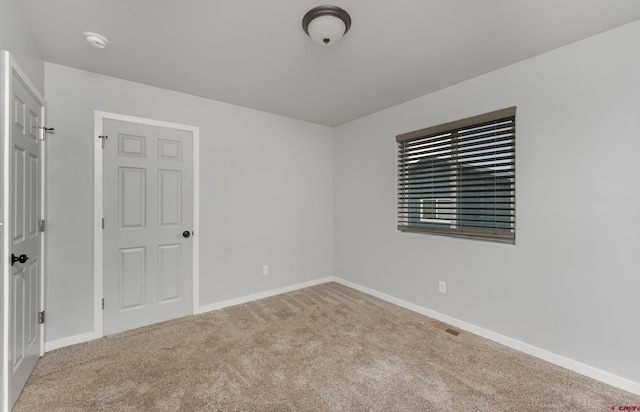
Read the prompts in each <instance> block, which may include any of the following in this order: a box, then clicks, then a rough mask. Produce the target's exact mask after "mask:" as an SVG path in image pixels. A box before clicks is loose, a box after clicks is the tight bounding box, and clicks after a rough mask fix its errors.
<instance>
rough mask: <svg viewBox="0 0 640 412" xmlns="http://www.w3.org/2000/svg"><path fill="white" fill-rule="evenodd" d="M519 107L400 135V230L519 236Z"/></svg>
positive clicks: (500, 238) (492, 237)
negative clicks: (516, 203)
mask: <svg viewBox="0 0 640 412" xmlns="http://www.w3.org/2000/svg"><path fill="white" fill-rule="evenodd" d="M515 112H516V108H515V107H511V108H508V109H503V110H498V111H496V112H491V113H487V114H484V115H480V116H474V117H471V118H468V119H463V120H458V121H455V122H451V123H446V124H443V125H438V126H434V127H430V128H427V129H422V130H417V131H415V132H411V133H406V134H402V135H399V136H397V137H396V141H397V144H398V207H397V210H398V230H401V231H415V232H427V233H434V234H445V235H453V236H463V237H473V238H482V239H487V240H497V241H504V242H511V243H514V242H515V230H516V227H515V224H516V223H515V146H516V145H515V136H516V131H515V130H516V129H515V127H516V119H515Z"/></svg>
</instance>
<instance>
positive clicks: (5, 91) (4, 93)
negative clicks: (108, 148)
mask: <svg viewBox="0 0 640 412" xmlns="http://www.w3.org/2000/svg"><path fill="white" fill-rule="evenodd" d="M0 62H1V64H2V69H1V70H0V72H1V73H2V75H3V77H2V79H1V82H2V84H1V85H0V91H1V93H0V98H2V104H0V107H2V114H0V124H1V127H2V139H1V141H0V143H1V144H2V145H3V158H2V162H3V165H2V167H3V176H4V181H3V182H2V190H3V195H4V196H3V205H2V208H3V213H2V216H1V217H0V219H2V223H3V226H2V247H3V254H2V255H3V256H4V257H5V258H4V260H3V261H2V264H1V265H2V268H1V269H0V274H1V275H2V308H1V310H0V313H1V314H2V322H1V325H2V356H1V359H2V376H1V378H0V383H1V384H2V396H0V399H1V400H2V402H1V403H0V411H8V410H9V402H10V401H11V400H10V384H11V382H10V381H9V376H10V373H9V338H10V336H9V331H10V319H9V314H10V307H9V295H10V286H11V285H10V282H9V278H10V277H11V276H10V275H11V270H10V267H9V256H11V248H10V246H11V239H10V234H11V218H10V216H9V212H10V193H11V180H10V177H11V175H10V168H9V156H10V153H11V151H10V150H9V149H10V148H11V140H12V139H11V124H10V123H11V122H10V120H11V91H12V89H11V76H12V75H13V74H15V75H16V76H17V77H18V78H20V80H21V81H22V82H23V83H24V84H25V85H26V86H27V89H29V92H31V94H32V95H33V96H34V98H35V99H36V100H37V101H38V104H40V105H41V107H42V108H41V109H40V125H39V127H40V128H41V129H40V133H42V134H41V136H42V137H45V138H46V134H45V133H44V131H43V130H42V128H43V127H44V126H45V124H46V122H45V116H46V113H47V104H46V102H45V100H44V97H43V96H42V95H41V94H40V92H39V91H38V89H37V88H36V87H35V85H34V84H33V83H32V82H31V80H29V77H27V74H26V73H25V72H24V70H22V68H21V67H20V65H19V64H18V62H16V60H15V59H14V58H13V56H11V54H10V53H9V52H7V51H0ZM44 142H45V140H41V141H40V156H41V157H40V159H41V163H40V219H45V216H46V180H45V179H46V173H45V171H46V160H45V158H46V150H45V146H44ZM45 246H46V241H45V235H44V233H40V262H41V264H40V308H41V310H44V303H45V300H44V299H45V287H46V285H45V282H44V274H45V267H46V262H45V259H46V249H45ZM39 333H40V356H42V355H44V343H45V339H44V334H45V328H44V324H41V325H40V331H39Z"/></svg>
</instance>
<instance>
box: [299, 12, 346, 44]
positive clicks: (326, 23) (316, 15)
mask: <svg viewBox="0 0 640 412" xmlns="http://www.w3.org/2000/svg"><path fill="white" fill-rule="evenodd" d="M302 28H303V30H304V32H305V33H307V34H308V35H309V37H311V39H313V41H315V42H316V43H318V44H321V45H325V46H330V45H332V44H334V43H337V42H338V41H340V39H341V38H342V36H344V35H345V34H347V32H348V31H349V28H351V16H349V13H347V12H346V11H344V10H343V9H341V8H340V7H337V6H318V7H316V8H314V9H311V10H309V11H308V12H307V14H305V15H304V17H303V18H302Z"/></svg>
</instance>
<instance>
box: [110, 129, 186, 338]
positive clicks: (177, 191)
mask: <svg viewBox="0 0 640 412" xmlns="http://www.w3.org/2000/svg"><path fill="white" fill-rule="evenodd" d="M103 126H104V128H103V130H104V135H106V136H108V137H107V138H106V142H105V148H104V214H105V228H104V275H103V276H104V298H105V306H104V334H105V335H108V334H112V333H116V332H120V331H123V330H128V329H132V328H136V327H140V326H145V325H148V324H152V323H157V322H162V321H165V320H169V319H174V318H177V317H181V316H186V315H189V314H191V313H192V286H191V285H192V263H191V262H192V240H191V237H185V236H183V232H185V231H187V233H188V234H190V232H191V230H192V225H193V212H192V210H193V203H192V202H193V185H192V179H193V177H192V174H193V171H192V169H193V164H192V135H191V133H190V132H187V131H181V130H174V129H167V128H162V127H157V126H150V125H144V124H139V123H130V122H124V121H118V120H110V119H106V120H105V121H104V124H103Z"/></svg>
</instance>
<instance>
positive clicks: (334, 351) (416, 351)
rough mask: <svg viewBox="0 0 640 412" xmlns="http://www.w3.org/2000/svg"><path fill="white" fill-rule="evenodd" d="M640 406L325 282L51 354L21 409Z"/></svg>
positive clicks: (637, 400)
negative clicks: (454, 334)
mask: <svg viewBox="0 0 640 412" xmlns="http://www.w3.org/2000/svg"><path fill="white" fill-rule="evenodd" d="M624 405H640V396H637V395H633V394H630V393H628V392H625V391H622V390H619V389H616V388H613V387H611V386H608V385H605V384H602V383H600V382H597V381H594V380H591V379H589V378H586V377H583V376H581V375H578V374H576V373H573V372H570V371H567V370H564V369H562V368H559V367H557V366H554V365H551V364H549V363H546V362H544V361H541V360H539V359H536V358H533V357H531V356H528V355H525V354H522V353H520V352H517V351H514V350H511V349H509V348H506V347H504V346H501V345H499V344H497V343H494V342H491V341H489V340H486V339H483V338H480V337H478V336H475V335H473V334H471V333H468V332H464V331H463V332H462V333H461V334H460V335H458V336H453V335H452V334H450V333H447V332H445V331H443V330H442V328H439V327H437V325H435V326H434V324H433V319H430V318H427V317H424V316H421V315H418V314H416V313H413V312H410V311H407V310H405V309H402V308H399V307H397V306H394V305H391V304H389V303H386V302H383V301H381V300H378V299H376V298H373V297H371V296H368V295H365V294H362V293H360V292H358V291H355V290H353V289H350V288H347V287H344V286H341V285H338V284H335V283H328V284H323V285H320V286H314V287H311V288H308V289H303V290H299V291H295V292H291V293H287V294H284V295H279V296H275V297H272V298H267V299H263V300H260V301H256V302H252V303H247V304H244V305H239V306H235V307H230V308H226V309H222V310H219V311H215V312H211V313H207V314H204V315H198V316H190V317H187V318H183V319H179V320H175V321H170V322H165V323H163V324H159V325H153V326H149V327H145V328H142V329H137V330H134V331H129V332H125V333H121V334H118V335H113V336H110V337H106V338H103V339H100V340H97V341H92V342H88V343H84V344H80V345H75V346H71V347H67V348H63V349H58V350H55V351H52V352H50V353H47V354H46V355H45V356H44V357H43V358H42V359H41V360H40V362H39V363H38V365H37V366H36V369H35V371H34V373H33V376H32V377H31V378H30V379H29V381H28V382H27V385H26V387H25V388H24V391H23V393H22V395H21V396H20V398H19V399H18V402H17V404H16V406H15V408H14V411H15V412H19V411H29V412H36V411H214V410H221V411H492V412H495V411H607V410H611V407H612V406H616V408H617V407H618V406H624Z"/></svg>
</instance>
